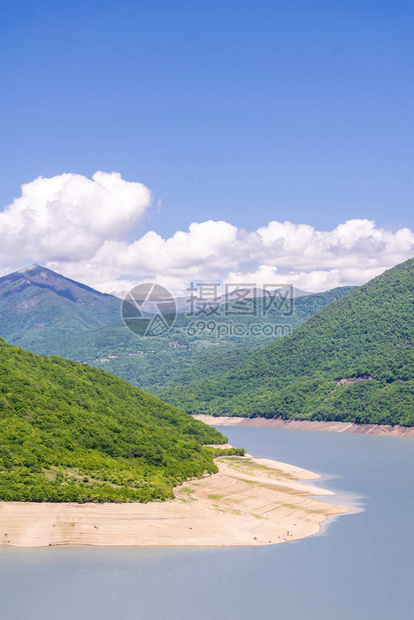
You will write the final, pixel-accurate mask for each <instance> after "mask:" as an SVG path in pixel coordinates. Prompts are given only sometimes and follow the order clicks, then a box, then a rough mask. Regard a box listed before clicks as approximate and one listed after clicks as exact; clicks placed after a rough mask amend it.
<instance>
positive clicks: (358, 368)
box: [161, 259, 414, 426]
mask: <svg viewBox="0 0 414 620" xmlns="http://www.w3.org/2000/svg"><path fill="white" fill-rule="evenodd" d="M161 395H162V397H163V398H164V399H166V400H168V401H169V402H171V403H174V404H177V405H180V406H182V407H184V408H185V409H186V410H187V411H188V412H190V413H209V414H213V415H236V416H237V415H238V416H246V415H247V416H253V417H254V416H265V417H270V418H271V417H281V418H297V419H310V420H341V421H349V422H357V423H375V424H402V425H406V426H412V425H414V259H411V260H409V261H407V262H405V263H402V264H400V265H397V266H396V267H394V268H393V269H390V270H389V271H387V272H385V273H384V274H382V275H381V276H379V277H377V278H375V279H374V280H372V281H371V282H369V283H368V284H366V285H364V286H361V287H359V288H358V289H356V290H354V291H353V292H350V293H349V294H348V295H346V296H344V297H343V298H341V299H339V300H337V301H334V302H333V303H332V304H330V305H329V306H327V307H326V308H324V309H322V310H321V311H319V312H318V313H316V314H315V315H314V316H313V317H311V318H310V319H309V320H308V321H306V322H305V323H304V324H303V325H302V326H301V327H299V328H298V329H297V330H296V331H295V332H294V333H293V334H292V335H290V336H287V337H285V338H283V339H280V340H278V341H275V342H274V343H272V344H270V345H268V346H266V347H263V348H262V349H261V350H260V351H257V352H255V353H254V354H253V355H251V356H250V357H249V358H248V359H246V360H244V361H243V362H242V363H241V364H240V365H239V366H237V367H236V368H234V369H232V370H230V371H229V372H227V373H226V374H224V375H223V376H222V377H220V378H214V379H207V380H204V381H195V382H192V383H190V384H188V385H187V386H185V387H184V388H182V387H180V388H177V389H175V388H168V389H166V390H164V391H163V392H161Z"/></svg>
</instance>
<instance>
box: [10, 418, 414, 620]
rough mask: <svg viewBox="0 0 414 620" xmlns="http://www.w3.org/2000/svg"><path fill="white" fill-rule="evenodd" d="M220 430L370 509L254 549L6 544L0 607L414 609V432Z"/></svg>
mask: <svg viewBox="0 0 414 620" xmlns="http://www.w3.org/2000/svg"><path fill="white" fill-rule="evenodd" d="M222 430H223V432H224V433H225V434H226V435H227V436H228V437H229V439H230V441H231V443H232V444H233V445H238V446H244V447H245V448H246V449H247V450H248V452H250V453H251V454H254V455H256V456H261V457H266V458H276V459H279V460H283V461H287V462H288V463H294V464H295V465H300V466H302V467H305V468H308V469H311V470H313V471H317V472H318V473H321V474H325V475H326V476H325V479H324V482H323V484H324V486H325V487H328V488H331V489H332V490H335V491H337V492H338V495H337V497H336V498H335V501H338V499H340V500H341V501H351V502H352V503H353V504H355V505H356V504H358V503H359V504H363V507H364V510H363V511H362V512H358V513H355V514H352V515H350V516H345V517H340V518H337V519H336V520H334V521H333V522H332V523H331V524H330V525H329V526H328V527H327V528H325V529H324V532H323V534H321V535H319V536H314V537H312V538H308V539H305V540H302V541H298V542H292V543H287V544H283V545H277V546H269V547H261V548H258V547H256V548H253V549H249V548H244V549H152V548H151V549H148V548H142V549H131V548H125V549H123V548H116V549H99V548H74V547H72V548H46V549H40V550H19V549H4V550H1V551H0V618H1V619H2V620H3V618H4V619H5V620H6V619H7V620H23V619H24V620H27V619H30V620H52V619H53V620H55V619H56V620H66V619H69V618H70V619H71V620H73V619H77V620H84V619H85V620H94V619H99V620H132V619H134V620H136V619H143V620H152V619H157V620H164V619H168V620H170V619H171V620H187V619H188V620H190V619H191V620H207V619H208V620H216V619H220V620H221V619H225V618H228V619H237V620H244V619H246V620H247V619H249V620H250V619H259V618H260V619H262V618H263V619H271V620H273V619H280V620H351V619H352V620H362V619H363V620H367V619H370V620H371V619H372V620H385V619H386V620H391V619H392V620H400V619H406V618H407V619H412V618H414V593H413V586H412V579H413V575H414V553H413V533H414V532H413V524H414V483H413V472H414V440H411V439H399V438H393V437H369V436H368V437H366V436H355V435H345V434H344V435H340V434H335V433H319V432H305V431H286V430H279V429H261V428H257V429H256V428H223V429H222Z"/></svg>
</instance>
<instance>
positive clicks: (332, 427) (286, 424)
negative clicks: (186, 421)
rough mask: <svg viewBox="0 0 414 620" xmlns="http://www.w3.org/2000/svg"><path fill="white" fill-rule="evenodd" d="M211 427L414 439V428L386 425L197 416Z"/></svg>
mask: <svg viewBox="0 0 414 620" xmlns="http://www.w3.org/2000/svg"><path fill="white" fill-rule="evenodd" d="M193 417H194V418H196V419H197V420H201V421H202V422H204V423H205V424H209V425H210V426H255V427H259V428H285V429H290V430H302V431H330V432H333V433H356V434H359V435H390V436H392V437H414V427H410V426H398V425H396V426H391V425H385V424H353V423H352V422H317V421H312V420H282V419H280V418H270V419H268V418H242V417H238V416H212V415H195V416H193Z"/></svg>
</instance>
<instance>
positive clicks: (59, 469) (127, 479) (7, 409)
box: [0, 339, 226, 502]
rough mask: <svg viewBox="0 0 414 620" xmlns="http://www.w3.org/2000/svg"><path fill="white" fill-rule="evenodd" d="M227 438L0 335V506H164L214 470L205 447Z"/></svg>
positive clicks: (124, 386) (121, 384) (132, 390)
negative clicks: (179, 489)
mask: <svg viewBox="0 0 414 620" xmlns="http://www.w3.org/2000/svg"><path fill="white" fill-rule="evenodd" d="M225 441H226V438H225V437H223V435H222V434H221V433H219V432H218V431H217V430H215V429H213V428H209V427H208V426H206V425H205V424H202V423H201V422H198V421H197V420H194V419H192V418H191V417H190V416H189V415H187V414H186V413H185V412H184V411H180V410H179V409H176V408H175V407H173V406H171V405H167V404H165V403H163V402H162V401H160V400H159V399H158V398H156V397H154V396H151V395H149V394H146V393H145V392H142V391H141V390H139V389H138V388H136V387H133V386H131V385H129V384H128V383H126V382H125V381H123V380H121V379H119V378H117V377H115V376H113V375H111V374H110V373H107V372H104V371H102V370H98V369H95V368H90V367H89V366H88V365H86V364H78V363H75V362H71V361H66V360H64V359H62V358H59V357H53V358H47V357H43V356H39V355H35V354H32V353H29V352H27V351H23V350H22V349H20V348H17V347H12V346H10V345H8V344H7V343H6V342H4V341H3V340H1V339H0V500H6V501H56V502H68V501H74V502H86V501H93V502H103V501H105V502H108V501H110V502H125V501H141V502H146V501H149V500H163V499H166V498H169V497H172V489H173V487H174V486H175V485H177V484H178V483H180V482H182V481H184V480H186V479H188V478H192V477H200V476H202V475H203V474H204V473H206V472H208V473H211V472H215V471H217V470H216V466H215V464H214V461H213V457H214V456H215V454H216V451H215V450H214V449H213V448H208V447H204V445H205V444H210V443H212V444H221V443H223V442H225Z"/></svg>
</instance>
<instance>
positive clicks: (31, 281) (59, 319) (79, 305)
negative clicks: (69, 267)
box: [0, 265, 120, 349]
mask: <svg viewBox="0 0 414 620" xmlns="http://www.w3.org/2000/svg"><path fill="white" fill-rule="evenodd" d="M119 316H120V300H119V299H117V298H116V297H113V296H112V295H104V294H102V293H99V292H98V291H95V290H93V289H91V288H89V287H88V286H85V285H84V284H79V283H78V282H74V281H73V280H69V279H68V278H65V277H63V276H61V275H59V274H58V273H55V272H54V271H51V270H50V269H46V268H45V267H40V266H39V265H31V266H30V267H26V268H25V269H22V270H20V271H16V272H14V273H11V274H9V275H7V276H3V277H2V278H0V317H1V324H0V336H1V337H2V338H5V339H6V340H7V341H8V342H10V343H11V344H18V345H19V346H22V347H23V348H26V349H30V348H31V347H32V345H33V346H35V345H36V343H37V342H38V341H39V340H42V339H43V338H45V337H51V338H53V337H54V338H59V337H60V336H62V335H63V334H65V333H68V332H74V331H77V332H82V331H83V330H88V329H96V328H99V327H102V326H104V325H109V324H110V323H114V322H116V321H119Z"/></svg>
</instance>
